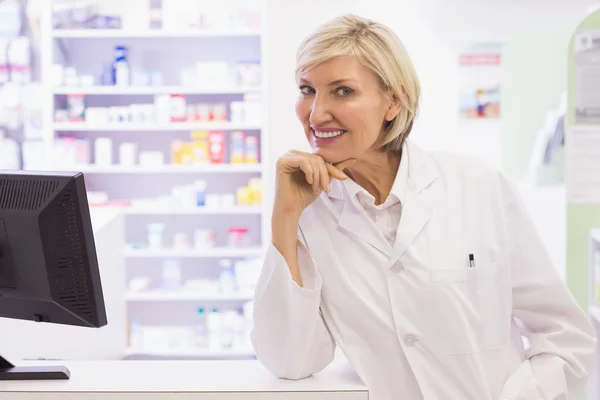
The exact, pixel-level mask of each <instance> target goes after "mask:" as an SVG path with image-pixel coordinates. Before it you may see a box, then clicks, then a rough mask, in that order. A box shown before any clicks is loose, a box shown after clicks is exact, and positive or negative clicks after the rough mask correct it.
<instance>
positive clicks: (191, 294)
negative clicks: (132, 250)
mask: <svg viewBox="0 0 600 400" xmlns="http://www.w3.org/2000/svg"><path fill="white" fill-rule="evenodd" d="M125 298H126V299H127V301H130V302H133V301H136V302H139V301H160V302H180V301H198V302H209V301H219V302H221V301H251V300H252V299H253V298H254V294H253V293H215V294H201V293H198V292H196V291H191V290H186V291H173V292H167V291H155V292H130V293H127V295H126V296H125Z"/></svg>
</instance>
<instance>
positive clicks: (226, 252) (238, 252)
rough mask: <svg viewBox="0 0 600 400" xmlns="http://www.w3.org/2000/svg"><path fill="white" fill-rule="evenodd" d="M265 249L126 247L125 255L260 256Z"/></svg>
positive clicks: (136, 256) (134, 256)
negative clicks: (153, 248) (152, 248)
mask: <svg viewBox="0 0 600 400" xmlns="http://www.w3.org/2000/svg"><path fill="white" fill-rule="evenodd" d="M262 254H263V251H262V249H261V248H260V247H248V248H239V249H236V248H228V247H221V248H218V247H216V248H212V249H202V250H196V249H189V250H178V249H160V250H151V249H131V248H126V249H125V257H129V258H211V257H213V258H226V257H260V256H261V255H262Z"/></svg>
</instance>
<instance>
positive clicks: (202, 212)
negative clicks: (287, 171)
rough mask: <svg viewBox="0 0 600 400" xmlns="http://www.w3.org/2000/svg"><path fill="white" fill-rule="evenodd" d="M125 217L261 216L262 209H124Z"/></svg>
mask: <svg viewBox="0 0 600 400" xmlns="http://www.w3.org/2000/svg"><path fill="white" fill-rule="evenodd" d="M125 213H126V214H127V215H169V216H170V215H246V214H261V213H262V208H261V207H259V206H254V207H253V206H235V207H227V208H210V207H195V208H180V209H171V208H168V209H167V208H165V209H161V208H145V207H129V208H127V209H125Z"/></svg>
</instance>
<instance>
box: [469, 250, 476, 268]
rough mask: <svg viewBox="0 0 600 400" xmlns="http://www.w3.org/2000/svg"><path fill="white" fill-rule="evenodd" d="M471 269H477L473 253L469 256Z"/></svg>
mask: <svg viewBox="0 0 600 400" xmlns="http://www.w3.org/2000/svg"><path fill="white" fill-rule="evenodd" d="M469 268H475V256H474V255H473V254H472V253H470V254H469Z"/></svg>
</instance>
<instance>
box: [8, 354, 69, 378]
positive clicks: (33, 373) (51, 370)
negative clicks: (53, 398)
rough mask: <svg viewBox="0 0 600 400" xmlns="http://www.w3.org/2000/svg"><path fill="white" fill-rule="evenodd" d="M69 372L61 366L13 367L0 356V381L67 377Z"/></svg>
mask: <svg viewBox="0 0 600 400" xmlns="http://www.w3.org/2000/svg"><path fill="white" fill-rule="evenodd" d="M70 376H71V372H70V371H69V370H68V369H67V367H62V366H28V367H15V366H14V365H13V364H12V363H11V362H10V361H8V360H7V359H5V358H4V357H2V356H0V381H36V380H54V379H69V377H70Z"/></svg>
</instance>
